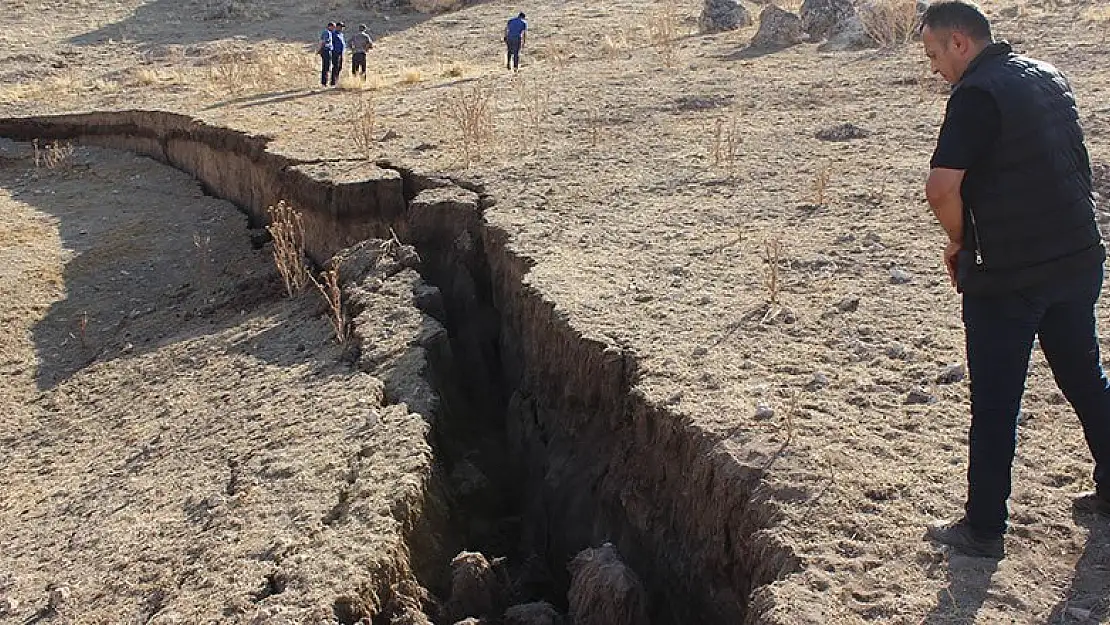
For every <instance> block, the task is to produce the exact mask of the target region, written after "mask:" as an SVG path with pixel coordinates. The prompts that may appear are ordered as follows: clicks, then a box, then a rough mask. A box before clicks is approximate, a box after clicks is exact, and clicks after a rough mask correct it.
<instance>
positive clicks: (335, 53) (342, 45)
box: [331, 22, 347, 87]
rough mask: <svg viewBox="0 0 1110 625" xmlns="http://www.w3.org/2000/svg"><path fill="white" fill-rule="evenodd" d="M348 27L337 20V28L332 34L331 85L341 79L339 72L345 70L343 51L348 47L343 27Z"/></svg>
mask: <svg viewBox="0 0 1110 625" xmlns="http://www.w3.org/2000/svg"><path fill="white" fill-rule="evenodd" d="M346 27H347V25H346V24H344V23H343V22H336V23H335V30H334V31H333V32H332V34H331V86H333V87H334V86H335V83H336V82H337V81H338V80H339V73H340V72H342V71H343V51H344V50H345V49H346V48H347V42H346V41H345V40H344V38H343V37H344V35H343V29H344V28H346Z"/></svg>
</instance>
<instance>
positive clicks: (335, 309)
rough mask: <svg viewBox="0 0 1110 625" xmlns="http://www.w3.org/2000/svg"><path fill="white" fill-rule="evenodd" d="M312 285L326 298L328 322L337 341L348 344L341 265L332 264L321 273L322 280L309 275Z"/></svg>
mask: <svg viewBox="0 0 1110 625" xmlns="http://www.w3.org/2000/svg"><path fill="white" fill-rule="evenodd" d="M308 277H309V279H310V280H312V284H314V285H316V290H317V291H319V292H320V296H321V297H323V298H324V302H326V303H327V305H328V321H330V322H331V327H332V330H333V331H334V332H335V340H336V341H338V342H339V344H340V345H343V344H345V343H346V342H347V316H346V314H344V312H343V288H342V285H341V284H340V283H339V265H338V263H334V262H333V263H332V266H331V267H329V268H327V269H325V270H324V271H322V272H320V277H321V279H322V280H317V279H316V277H315V276H313V275H312V274H311V273H310V274H308Z"/></svg>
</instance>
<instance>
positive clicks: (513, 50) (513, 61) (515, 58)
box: [505, 39, 523, 69]
mask: <svg viewBox="0 0 1110 625" xmlns="http://www.w3.org/2000/svg"><path fill="white" fill-rule="evenodd" d="M522 43H523V41H522V40H520V39H506V40H505V45H506V46H507V47H508V50H509V53H508V55H507V58H506V60H505V67H509V66H510V65H511V66H512V68H513V69H517V68H518V67H520V45H521V44H522Z"/></svg>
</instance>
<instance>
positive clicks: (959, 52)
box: [921, 26, 967, 84]
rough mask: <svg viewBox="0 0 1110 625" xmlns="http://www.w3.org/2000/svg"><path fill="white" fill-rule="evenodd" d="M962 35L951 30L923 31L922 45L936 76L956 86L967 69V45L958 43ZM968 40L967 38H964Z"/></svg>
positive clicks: (928, 29)
mask: <svg viewBox="0 0 1110 625" xmlns="http://www.w3.org/2000/svg"><path fill="white" fill-rule="evenodd" d="M961 36H962V35H961V34H960V33H953V32H952V31H949V30H933V29H932V28H929V27H928V26H926V27H925V28H924V29H922V31H921V44H922V45H923V46H924V48H925V56H927V57H929V67H930V68H932V70H933V73H934V74H940V75H941V76H942V77H943V78H944V79H945V80H946V81H948V84H955V83H956V82H958V81H959V80H960V77H961V76H963V73H964V70H965V69H967V59H965V58H964V57H965V54H964V52H966V50H965V48H966V46H965V45H961V44H962V43H965V42H961V41H958V39H960V37H961ZM964 39H966V37H964Z"/></svg>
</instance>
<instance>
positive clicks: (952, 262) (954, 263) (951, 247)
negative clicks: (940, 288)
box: [944, 241, 963, 286]
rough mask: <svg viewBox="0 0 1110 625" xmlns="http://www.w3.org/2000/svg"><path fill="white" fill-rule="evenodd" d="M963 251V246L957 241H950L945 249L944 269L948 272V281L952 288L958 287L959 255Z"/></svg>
mask: <svg viewBox="0 0 1110 625" xmlns="http://www.w3.org/2000/svg"><path fill="white" fill-rule="evenodd" d="M962 249H963V246H962V245H960V244H959V243H957V242H956V241H949V242H948V246H947V247H945V248H944V268H945V269H947V270H948V280H949V282H951V283H952V286H956V271H957V270H958V269H959V265H960V257H959V254H960V250H962Z"/></svg>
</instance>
